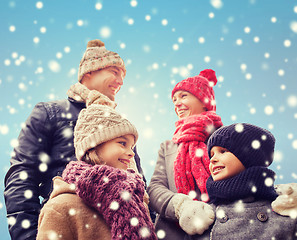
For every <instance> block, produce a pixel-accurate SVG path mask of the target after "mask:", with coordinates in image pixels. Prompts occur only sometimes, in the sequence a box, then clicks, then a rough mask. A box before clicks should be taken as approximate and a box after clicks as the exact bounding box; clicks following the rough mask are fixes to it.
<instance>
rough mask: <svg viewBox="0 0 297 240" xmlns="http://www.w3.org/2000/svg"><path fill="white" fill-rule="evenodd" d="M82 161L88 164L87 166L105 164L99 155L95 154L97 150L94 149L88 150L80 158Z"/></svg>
mask: <svg viewBox="0 0 297 240" xmlns="http://www.w3.org/2000/svg"><path fill="white" fill-rule="evenodd" d="M81 160H82V161H84V162H86V163H88V164H91V165H96V164H99V165H105V164H106V162H104V161H103V160H102V159H101V158H100V156H99V154H98V153H97V150H96V148H91V149H89V150H88V151H87V152H86V153H85V155H84V156H83V157H82V159H81Z"/></svg>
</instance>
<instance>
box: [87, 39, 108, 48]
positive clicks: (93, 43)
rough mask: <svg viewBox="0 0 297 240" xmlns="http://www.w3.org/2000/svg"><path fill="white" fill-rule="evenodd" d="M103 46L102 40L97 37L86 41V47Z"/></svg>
mask: <svg viewBox="0 0 297 240" xmlns="http://www.w3.org/2000/svg"><path fill="white" fill-rule="evenodd" d="M103 46H104V42H102V41H101V40H99V39H95V40H91V41H89V42H88V45H87V48H89V47H103Z"/></svg>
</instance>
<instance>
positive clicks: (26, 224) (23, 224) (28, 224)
mask: <svg viewBox="0 0 297 240" xmlns="http://www.w3.org/2000/svg"><path fill="white" fill-rule="evenodd" d="M30 225H31V223H30V221H29V220H28V219H25V220H23V221H22V228H24V229H28V228H29V227H30Z"/></svg>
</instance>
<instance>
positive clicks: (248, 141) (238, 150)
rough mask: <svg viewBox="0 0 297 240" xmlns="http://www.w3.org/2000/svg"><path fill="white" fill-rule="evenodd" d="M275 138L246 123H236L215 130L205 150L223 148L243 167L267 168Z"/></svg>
mask: <svg viewBox="0 0 297 240" xmlns="http://www.w3.org/2000/svg"><path fill="white" fill-rule="evenodd" d="M274 144H275V138H274V136H273V135H272V133H271V132H269V131H268V130H266V129H263V128H260V127H257V126H255V125H252V124H248V123H236V124H232V125H229V126H224V127H221V128H219V129H218V130H216V131H215V132H214V133H213V134H212V135H211V137H210V138H209V140H208V143H207V148H208V154H209V156H210V150H211V149H212V147H214V146H218V147H223V148H226V149H228V150H229V151H230V152H232V153H233V154H234V155H235V156H236V157H237V158H238V159H239V160H240V161H241V163H242V164H243V165H244V166H245V168H249V167H253V166H261V167H268V166H269V165H270V164H271V163H272V161H273V153H274Z"/></svg>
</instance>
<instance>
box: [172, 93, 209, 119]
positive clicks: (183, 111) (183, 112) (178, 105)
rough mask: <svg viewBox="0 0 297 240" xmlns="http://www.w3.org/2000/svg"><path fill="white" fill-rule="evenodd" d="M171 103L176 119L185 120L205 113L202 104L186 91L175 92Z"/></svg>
mask: <svg viewBox="0 0 297 240" xmlns="http://www.w3.org/2000/svg"><path fill="white" fill-rule="evenodd" d="M172 101H173V104H174V110H175V112H176V114H177V116H178V118H185V117H188V116H191V115H194V114H200V113H202V112H205V106H204V104H203V103H202V102H201V101H200V100H199V99H198V98H196V97H195V96H194V95H193V94H191V93H189V92H187V91H182V90H179V91H176V92H175V93H174V95H173V97H172Z"/></svg>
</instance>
